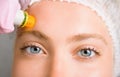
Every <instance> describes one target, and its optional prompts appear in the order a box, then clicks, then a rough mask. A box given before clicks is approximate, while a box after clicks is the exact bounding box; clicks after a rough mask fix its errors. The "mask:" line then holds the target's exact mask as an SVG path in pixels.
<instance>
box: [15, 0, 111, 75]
mask: <svg viewBox="0 0 120 77" xmlns="http://www.w3.org/2000/svg"><path fill="white" fill-rule="evenodd" d="M28 12H29V13H30V14H32V15H34V16H35V17H36V24H35V26H34V28H32V29H29V30H27V29H23V30H19V31H18V36H17V39H16V44H15V54H14V55H15V56H14V65H13V77H112V74H113V46H112V40H111V37H110V36H109V32H108V30H107V28H106V25H105V24H104V22H103V21H102V19H101V18H100V17H99V16H98V15H97V14H96V12H94V11H92V10H91V9H90V8H88V7H85V6H83V5H81V4H76V3H67V2H59V1H56V2H52V1H45V0H44V1H42V2H38V3H35V4H33V5H32V6H31V7H30V8H29V9H28Z"/></svg>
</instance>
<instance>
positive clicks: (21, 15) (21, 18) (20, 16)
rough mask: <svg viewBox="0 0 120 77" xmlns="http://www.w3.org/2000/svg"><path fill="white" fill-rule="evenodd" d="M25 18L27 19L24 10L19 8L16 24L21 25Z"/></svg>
mask: <svg viewBox="0 0 120 77" xmlns="http://www.w3.org/2000/svg"><path fill="white" fill-rule="evenodd" d="M24 19H25V14H24V11H22V10H18V11H17V13H16V16H15V20H14V25H15V26H18V27H19V26H21V25H22V23H23V21H24Z"/></svg>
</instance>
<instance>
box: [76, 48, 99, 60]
mask: <svg viewBox="0 0 120 77" xmlns="http://www.w3.org/2000/svg"><path fill="white" fill-rule="evenodd" d="M96 53H97V52H96V51H95V50H94V49H91V48H84V49H81V50H79V51H78V53H77V54H78V56H80V57H82V58H91V57H94V56H95V55H96Z"/></svg>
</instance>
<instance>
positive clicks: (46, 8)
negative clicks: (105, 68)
mask: <svg viewBox="0 0 120 77" xmlns="http://www.w3.org/2000/svg"><path fill="white" fill-rule="evenodd" d="M28 12H29V13H30V14H32V15H34V16H35V18H36V25H35V27H34V28H33V29H34V30H37V31H40V32H43V33H44V34H46V35H48V36H49V37H52V38H53V36H54V38H55V37H57V38H56V39H58V38H61V37H64V36H66V37H67V36H69V35H76V34H80V33H92V34H95V33H96V34H97V33H98V34H105V37H106V36H108V34H107V29H106V27H105V24H104V22H103V21H102V20H101V18H100V17H99V16H98V15H97V14H96V12H95V11H92V10H91V9H90V8H89V7H86V6H83V5H81V4H76V3H67V2H59V1H55V2H53V1H41V2H38V3H35V4H33V5H32V6H31V7H30V8H29V9H28Z"/></svg>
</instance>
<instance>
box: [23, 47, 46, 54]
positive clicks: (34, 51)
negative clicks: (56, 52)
mask: <svg viewBox="0 0 120 77" xmlns="http://www.w3.org/2000/svg"><path fill="white" fill-rule="evenodd" d="M21 50H23V51H24V52H26V53H28V54H42V53H44V52H43V50H42V49H41V48H40V47H38V46H26V47H23V48H21Z"/></svg>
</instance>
